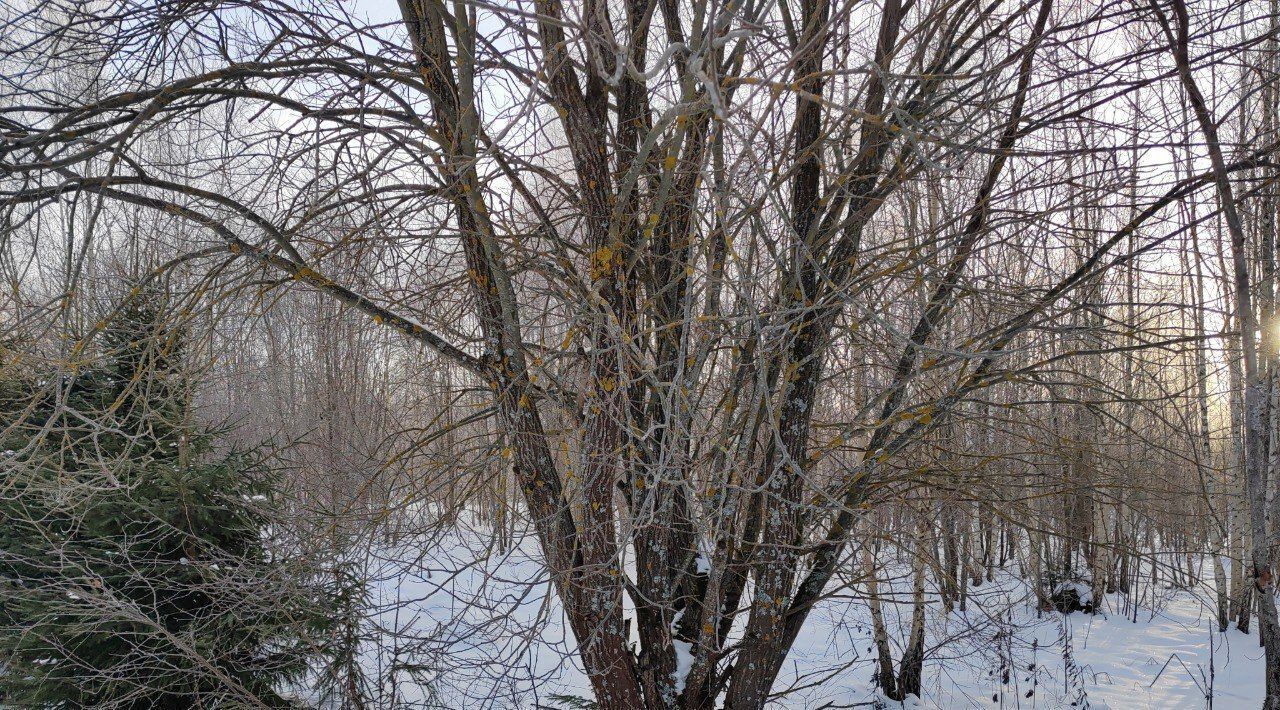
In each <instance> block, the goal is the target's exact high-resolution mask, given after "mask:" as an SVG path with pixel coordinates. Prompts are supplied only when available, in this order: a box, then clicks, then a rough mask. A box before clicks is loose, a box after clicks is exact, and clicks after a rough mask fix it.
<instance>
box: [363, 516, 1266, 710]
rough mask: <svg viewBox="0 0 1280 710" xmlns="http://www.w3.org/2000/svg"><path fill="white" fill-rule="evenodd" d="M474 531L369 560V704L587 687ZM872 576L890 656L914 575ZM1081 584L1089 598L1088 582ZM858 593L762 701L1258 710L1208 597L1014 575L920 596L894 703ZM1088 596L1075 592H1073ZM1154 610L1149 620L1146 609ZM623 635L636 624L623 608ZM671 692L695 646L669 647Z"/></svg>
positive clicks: (542, 615) (525, 581)
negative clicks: (1052, 595) (963, 606)
mask: <svg viewBox="0 0 1280 710" xmlns="http://www.w3.org/2000/svg"><path fill="white" fill-rule="evenodd" d="M491 539H492V537H491V536H490V535H489V534H488V533H487V532H486V531H485V530H483V528H482V526H476V527H474V528H471V529H463V530H460V531H458V532H454V533H450V534H447V535H442V536H439V537H438V538H436V539H432V540H421V539H413V540H407V541H400V542H398V543H396V544H386V545H381V546H373V547H372V548H371V549H369V550H367V551H365V552H364V555H365V557H364V561H365V564H366V567H367V572H368V573H369V574H370V575H371V578H372V579H373V580H374V581H373V584H372V588H371V589H370V601H371V603H372V606H373V608H374V611H373V612H372V613H371V615H370V617H369V618H368V620H367V624H368V629H367V634H368V641H367V643H366V644H365V647H364V649H363V653H362V656H361V658H362V665H363V668H364V670H365V671H366V673H368V674H369V676H370V678H372V679H374V680H375V681H376V682H375V685H376V689H377V691H378V692H379V693H380V694H381V695H380V697H378V698H376V699H375V700H376V702H375V705H376V706H379V707H390V706H395V707H448V708H462V707H466V708H468V710H472V708H534V707H539V706H541V707H568V706H569V705H570V704H569V703H562V702H558V701H557V696H561V697H571V698H582V699H586V698H590V695H591V694H590V685H589V683H588V682H587V679H586V676H585V674H584V673H583V671H582V668H581V664H580V663H579V661H578V659H577V656H576V654H575V653H574V648H575V641H574V639H573V636H572V634H571V633H570V632H569V631H568V630H567V628H566V625H565V623H564V619H563V617H562V613H561V609H560V606H559V604H558V602H557V601H556V599H555V597H554V595H553V594H549V584H548V581H547V579H546V576H545V574H544V572H543V570H542V569H541V565H540V563H539V559H538V554H537V546H536V542H535V540H534V539H533V537H532V536H531V535H525V536H523V537H522V536H520V535H517V538H516V539H517V542H516V544H515V545H514V547H513V548H512V549H509V550H506V551H500V550H498V549H497V548H496V547H495V546H494V545H493V544H491V542H490V540H491ZM889 570H890V571H891V572H893V574H891V575H890V576H891V577H892V579H889V580H884V581H882V582H881V594H882V595H883V598H884V602H885V603H884V614H885V621H886V623H887V624H888V626H889V635H890V638H891V645H892V646H893V650H894V654H895V661H896V660H897V659H898V658H900V657H901V653H902V648H901V646H900V645H899V644H900V643H901V640H902V639H904V638H905V637H906V629H907V628H908V626H909V624H910V617H911V604H910V583H909V580H910V575H909V574H907V572H906V570H905V569H903V570H895V569H894V568H893V566H892V565H890V567H889ZM1086 589H1087V588H1086ZM863 591H865V590H863V589H862V588H861V587H859V586H857V585H854V586H853V587H851V588H845V589H843V590H842V591H841V592H840V593H839V594H835V595H833V596H832V598H831V599H829V600H827V601H826V602H824V603H823V604H821V605H819V606H818V607H816V608H815V610H814V611H813V613H812V614H811V615H810V619H809V623H807V624H806V626H805V628H804V629H803V630H802V631H801V634H800V637H799V638H798V639H797V641H796V644H795V647H794V648H793V650H792V653H791V654H790V655H789V656H788V658H787V662H786V664H785V665H784V669H783V671H782V673H781V674H780V675H779V678H778V681H777V683H776V684H775V686H774V689H775V691H776V692H781V691H784V690H785V691H788V692H787V694H786V695H785V696H784V697H782V698H780V699H779V700H778V702H777V703H776V704H772V705H771V707H779V708H796V709H807V708H818V707H823V706H824V705H825V706H829V707H839V706H841V705H855V704H870V705H869V706H879V707H893V708H922V709H934V708H936V709H944V708H945V709H951V708H1067V707H1073V705H1072V703H1075V705H1074V707H1090V708H1095V709H1107V708H1110V709H1117V710H1118V709H1120V708H1161V709H1164V708H1170V709H1176V708H1203V707H1205V705H1206V700H1205V697H1206V694H1207V692H1208V690H1209V689H1210V688H1212V691H1213V695H1214V699H1215V703H1216V704H1217V706H1218V707H1257V706H1259V705H1260V704H1261V697H1262V650H1261V649H1260V648H1259V647H1258V642H1257V636H1256V634H1251V635H1247V634H1243V633H1241V632H1239V631H1237V630H1235V629H1234V627H1233V628H1232V629H1231V630H1229V631H1227V632H1226V633H1218V632H1216V631H1214V630H1212V627H1213V625H1214V623H1213V622H1214V620H1213V612H1212V608H1211V605H1210V602H1211V599H1212V594H1211V592H1212V590H1211V589H1209V588H1199V589H1195V590H1186V589H1169V588H1165V587H1158V588H1155V589H1152V588H1149V587H1144V592H1143V596H1144V598H1143V604H1142V605H1141V608H1140V609H1139V610H1138V611H1137V613H1136V620H1135V616H1134V613H1133V611H1132V605H1131V604H1130V603H1129V602H1128V601H1127V600H1126V598H1125V597H1124V596H1123V595H1119V594H1108V595H1105V596H1104V598H1103V600H1102V603H1101V605H1100V606H1101V611H1100V612H1099V613H1098V614H1096V615H1087V614H1082V613H1074V614H1070V615H1065V616H1064V615H1062V614H1059V613H1057V612H1039V613H1038V612H1037V610H1036V609H1035V604H1034V600H1033V599H1032V597H1031V595H1030V594H1029V590H1028V589H1027V586H1026V585H1025V583H1023V582H1022V581H1021V580H1019V579H1017V578H1016V576H1014V575H1013V574H1012V570H1010V571H1009V572H1005V573H1000V574H997V579H996V581H995V582H988V583H985V584H983V585H981V586H979V587H973V588H971V589H970V598H969V603H968V606H967V611H965V612H960V611H953V612H952V613H950V614H946V613H944V612H943V610H942V607H941V604H940V602H939V599H938V597H937V596H936V595H935V594H931V595H930V597H929V604H928V607H927V609H928V614H927V627H926V659H925V670H924V679H923V690H922V694H923V697H922V698H910V699H908V701H906V702H905V703H900V702H895V701H891V700H889V699H888V698H885V697H884V696H883V695H881V694H880V693H879V692H878V690H877V688H876V687H875V685H874V683H873V680H872V679H873V673H874V671H875V668H874V665H875V663H874V661H875V651H874V645H873V643H872V637H871V623H870V616H869V613H868V609H867V605H866V603H865V601H864V600H863V599H862V598H860V595H861V593H863ZM1081 591H1084V590H1081ZM1153 607H1154V611H1153ZM627 613H628V617H629V623H630V624H631V626H632V631H633V634H634V625H635V622H634V617H633V613H632V612H631V611H630V607H628V612H627ZM675 650H676V658H677V668H676V670H675V672H674V673H673V680H674V681H675V685H676V687H677V689H678V690H682V689H683V686H684V682H685V678H686V677H687V674H688V672H689V669H690V666H691V664H692V662H693V655H692V648H691V645H690V644H688V643H685V642H680V641H677V642H676V649H675Z"/></svg>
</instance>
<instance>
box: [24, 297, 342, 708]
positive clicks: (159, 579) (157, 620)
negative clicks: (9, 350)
mask: <svg viewBox="0 0 1280 710" xmlns="http://www.w3.org/2000/svg"><path fill="white" fill-rule="evenodd" d="M164 315H165V309H164V304H163V299H162V298H161V297H160V296H159V295H158V294H157V293H154V292H143V293H138V290H137V289H135V290H134V294H133V295H132V296H131V297H130V298H129V299H128V300H127V301H126V302H125V303H124V305H123V306H122V307H121V308H120V309H118V310H117V313H116V315H115V316H114V317H113V319H112V321H111V325H110V326H109V327H108V328H107V329H106V330H105V331H104V333H103V337H102V343H103V351H104V352H103V357H102V358H101V363H100V365H99V366H98V367H96V368H94V369H92V370H89V371H87V372H80V373H73V374H63V375H62V376H60V377H56V378H44V381H41V380H40V379H39V378H36V379H32V378H25V379H24V378H15V377H13V376H10V377H7V378H5V379H6V380H7V382H5V384H4V385H3V386H0V407H2V409H0V412H2V415H0V416H3V418H4V422H3V425H4V426H3V428H0V430H2V431H3V432H4V438H3V441H0V451H2V452H4V459H3V461H0V465H2V467H3V481H4V484H3V486H2V487H0V624H3V627H0V692H2V693H3V700H0V704H3V705H5V706H10V707H42V708H87V707H94V708H99V707H103V708H106V707H124V708H192V707H214V708H232V707H254V706H262V705H267V706H283V705H285V704H286V702H285V701H284V700H283V699H282V698H281V696H280V695H279V694H278V693H277V689H278V688H279V687H280V685H281V684H282V682H284V681H287V680H291V679H294V678H296V677H298V676H299V675H300V674H302V673H303V672H305V671H306V670H307V662H308V658H309V655H310V654H309V652H310V649H311V648H312V646H311V644H310V642H311V640H312V639H315V638H318V637H319V635H320V634H321V633H323V631H324V630H325V626H326V622H325V620H324V619H325V615H324V611H323V610H324V608H325V606H326V603H325V602H326V600H325V598H324V594H323V593H321V592H319V591H317V590H318V589H319V588H318V587H316V586H313V585H311V584H309V583H308V582H307V580H306V579H304V578H302V577H301V576H300V575H299V574H298V573H297V572H296V571H295V570H294V569H293V568H291V567H290V566H289V565H288V564H286V563H284V562H282V561H279V560H277V559H274V558H273V557H272V555H271V554H270V552H269V550H268V548H267V546H266V544H265V542H264V540H265V535H264V533H265V531H266V530H267V528H268V525H269V523H270V520H269V517H268V510H269V507H268V506H269V504H270V503H271V499H272V495H273V483H274V481H273V477H272V475H271V471H270V469H269V466H268V465H267V463H266V462H265V460H264V459H263V457H261V456H259V455H257V454H256V453H255V452H243V451H232V452H230V453H219V452H218V451H217V450H216V449H218V448H220V447H218V446H217V443H218V437H219V432H217V431H215V430H210V429H207V428H205V429H202V428H198V427H196V426H194V425H193V424H192V423H191V422H190V419H191V417H190V416H189V415H190V407H189V405H188V397H187V394H186V392H187V383H186V382H185V381H184V378H183V374H182V368H181V362H182V342H181V340H182V338H181V332H180V330H178V329H176V328H172V327H169V326H168V325H167V324H166V322H165V319H164Z"/></svg>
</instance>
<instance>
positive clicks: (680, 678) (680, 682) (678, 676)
mask: <svg viewBox="0 0 1280 710" xmlns="http://www.w3.org/2000/svg"><path fill="white" fill-rule="evenodd" d="M671 643H672V644H673V645H674V646H675V647H676V669H675V670H674V671H672V672H671V678H672V680H674V681H675V686H676V693H677V694H679V693H683V692H684V682H685V679H687V678H688V677H689V669H691V668H693V644H691V643H689V642H688V641H681V640H679V639H676V640H674V641H672V642H671Z"/></svg>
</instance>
